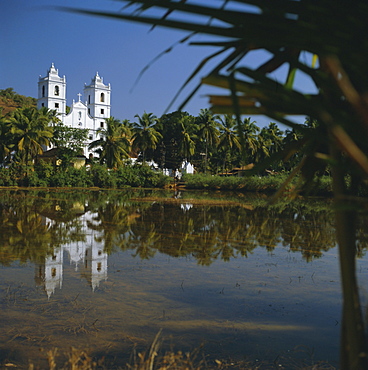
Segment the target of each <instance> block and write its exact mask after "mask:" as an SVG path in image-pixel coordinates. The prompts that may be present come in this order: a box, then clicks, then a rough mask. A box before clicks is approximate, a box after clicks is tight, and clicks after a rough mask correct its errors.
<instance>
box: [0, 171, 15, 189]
mask: <svg viewBox="0 0 368 370" xmlns="http://www.w3.org/2000/svg"><path fill="white" fill-rule="evenodd" d="M16 185H18V184H17V181H16V179H15V176H14V173H13V171H12V170H11V169H9V168H0V186H16Z"/></svg>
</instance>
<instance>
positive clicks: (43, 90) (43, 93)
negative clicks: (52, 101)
mask: <svg viewBox="0 0 368 370" xmlns="http://www.w3.org/2000/svg"><path fill="white" fill-rule="evenodd" d="M42 97H43V98H44V97H45V85H44V86H42Z"/></svg>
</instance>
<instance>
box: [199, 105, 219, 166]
mask: <svg viewBox="0 0 368 370" xmlns="http://www.w3.org/2000/svg"><path fill="white" fill-rule="evenodd" d="M217 119H218V117H217V116H216V115H214V114H212V112H211V111H210V110H209V109H201V110H200V112H199V115H198V117H197V124H198V125H199V136H200V137H201V138H202V139H203V140H204V143H205V156H204V159H205V167H204V172H205V173H206V171H207V164H208V148H209V147H214V146H216V145H217V144H218V141H219V131H218V128H217Z"/></svg>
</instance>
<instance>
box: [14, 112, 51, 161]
mask: <svg viewBox="0 0 368 370" xmlns="http://www.w3.org/2000/svg"><path fill="white" fill-rule="evenodd" d="M52 115H53V114H52V113H50V111H49V110H47V108H46V109H42V110H37V109H36V108H34V107H27V108H20V109H17V110H15V111H14V112H13V114H12V115H11V117H10V119H9V124H10V133H11V134H12V136H13V140H14V145H15V148H16V151H17V154H18V157H19V158H20V159H21V160H22V161H23V163H24V164H26V165H28V164H29V163H30V161H31V160H32V159H33V158H34V157H35V156H36V155H37V154H42V153H43V148H44V147H47V146H49V145H50V139H51V138H52V132H53V129H52V127H51V126H49V122H50V117H51V116H52Z"/></svg>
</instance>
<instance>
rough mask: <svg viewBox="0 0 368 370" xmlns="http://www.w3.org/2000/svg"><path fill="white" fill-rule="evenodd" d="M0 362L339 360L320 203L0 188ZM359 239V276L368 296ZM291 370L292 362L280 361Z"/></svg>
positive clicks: (331, 245) (326, 223) (330, 241)
mask: <svg viewBox="0 0 368 370" xmlns="http://www.w3.org/2000/svg"><path fill="white" fill-rule="evenodd" d="M0 200H1V202H0V203H1V206H0V207H1V208H0V210H1V213H0V217H1V222H0V224H1V226H0V228H1V236H0V262H1V268H0V304H1V322H0V329H1V330H0V363H1V364H2V365H5V364H14V365H17V366H19V367H23V368H26V367H27V365H28V363H29V362H32V363H33V364H35V365H36V366H40V367H41V368H44V367H45V366H46V360H45V358H46V353H47V351H49V350H51V349H53V348H58V353H59V357H58V358H59V360H60V362H61V363H64V362H65V360H66V356H65V353H66V352H67V351H68V350H69V348H70V347H75V348H79V349H83V350H87V351H88V353H89V354H90V355H91V356H94V357H95V358H101V357H103V356H104V357H105V363H106V364H108V367H109V368H114V366H123V365H124V364H125V363H127V362H129V361H131V360H130V359H129V358H130V356H131V354H132V353H133V352H134V351H137V352H140V351H144V350H146V349H147V348H148V347H149V346H150V343H151V341H152V340H153V338H154V337H155V335H156V333H157V332H158V331H159V330H160V329H162V338H163V344H162V351H165V350H168V349H171V350H174V351H177V350H184V351H193V350H195V349H197V348H199V347H200V346H201V345H203V347H202V348H201V353H202V354H203V355H205V356H207V359H208V361H209V363H213V361H214V360H216V359H218V360H228V359H231V361H234V362H235V361H240V360H244V359H246V360H249V361H265V362H270V363H273V361H275V359H277V361H279V362H280V363H282V361H284V362H285V363H286V362H288V363H289V364H292V363H294V364H298V365H300V364H301V363H305V364H309V365H310V364H312V363H313V362H316V361H320V360H324V361H329V363H330V364H337V362H338V347H339V332H340V314H341V312H340V311H341V293H340V280H339V272H338V257H337V250H336V249H337V248H336V247H335V238H334V229H333V221H332V215H331V214H330V212H329V210H328V205H327V204H326V201H310V202H309V203H305V202H299V201H297V202H294V203H293V204H292V205H291V206H290V205H287V204H286V203H285V204H279V205H277V206H274V207H273V208H268V209H266V208H264V203H265V202H264V199H260V198H252V199H251V198H247V197H244V196H238V195H236V194H231V195H230V194H227V195H226V196H224V195H223V194H222V195H220V194H203V193H189V192H185V193H181V194H173V193H166V192H154V193H152V192H143V191H140V192H135V191H126V192H97V191H94V192H85V191H84V192H82V193H81V192H68V193H63V192H47V191H43V192H38V193H36V192H21V191H17V192H4V193H2V194H1V196H0ZM365 235H366V232H365V230H364V228H362V229H361V230H360V238H361V242H360V244H359V248H360V249H359V256H360V258H359V259H358V278H359V281H360V284H361V290H362V296H363V301H364V300H365V299H366V290H367V281H368V279H367V277H368V276H367V275H368V259H367V257H365V252H366V245H365V243H364V240H366V238H365ZM285 366H286V365H285Z"/></svg>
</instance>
